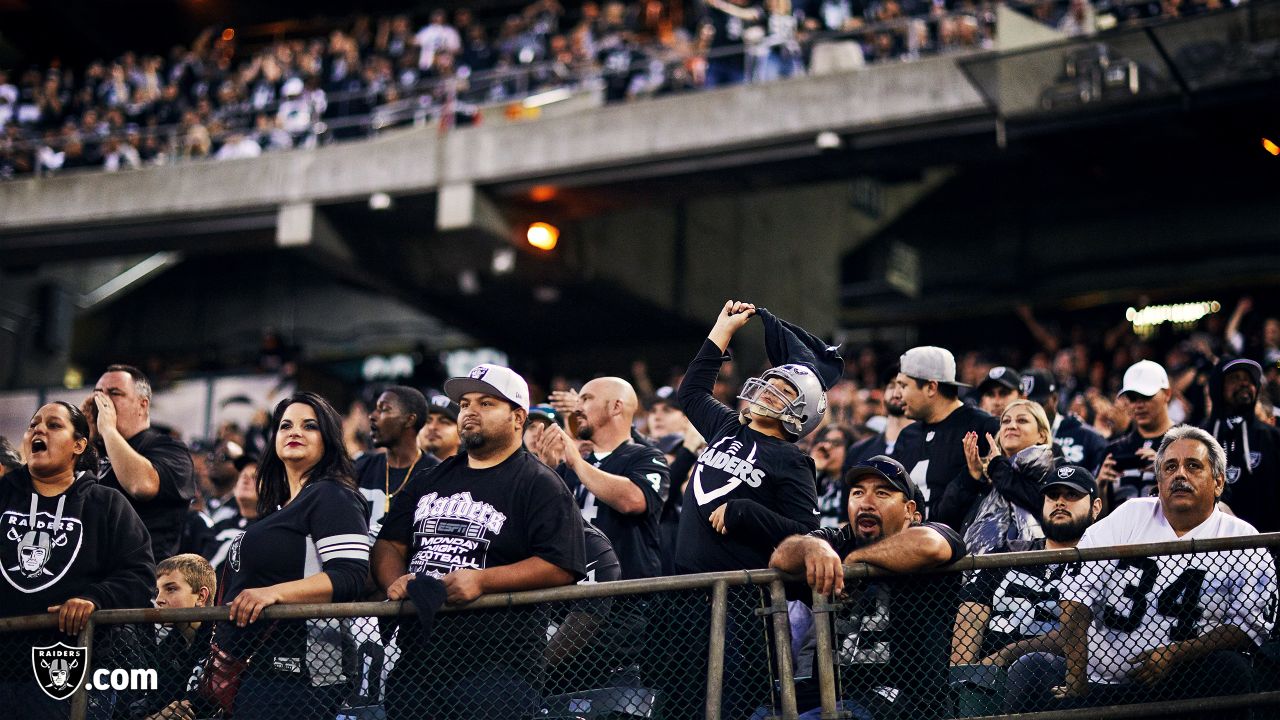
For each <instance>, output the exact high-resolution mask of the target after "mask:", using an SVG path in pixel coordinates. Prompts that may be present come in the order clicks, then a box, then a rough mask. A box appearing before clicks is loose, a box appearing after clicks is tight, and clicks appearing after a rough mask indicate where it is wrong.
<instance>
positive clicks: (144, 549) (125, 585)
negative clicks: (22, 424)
mask: <svg viewBox="0 0 1280 720" xmlns="http://www.w3.org/2000/svg"><path fill="white" fill-rule="evenodd" d="M22 444H23V454H24V456H25V457H26V458H27V464H26V465H24V466H22V467H20V468H18V469H17V470H14V471H13V472H10V473H8V474H7V475H5V476H4V477H3V478H0V513H2V514H0V574H2V575H3V577H4V582H0V616H3V617H13V616H18V615H32V614H38V613H46V612H48V613H53V614H56V615H57V617H58V625H57V628H56V629H51V630H41V631H31V632H21V633H0V657H5V658H25V657H27V656H28V655H29V654H30V653H31V652H32V648H36V647H44V646H50V645H55V644H57V643H58V642H60V641H61V642H66V643H68V644H70V645H77V644H78V643H77V642H76V641H75V636H76V634H78V633H79V632H80V630H81V629H82V628H84V625H85V622H86V621H87V620H88V619H89V615H90V613H92V612H93V611H94V610H100V609H104V608H107V609H114V608H130V607H149V606H150V605H151V591H152V588H153V587H154V586H155V570H154V563H153V562H152V559H151V537H150V536H149V535H148V534H147V529H146V527H145V526H143V524H142V520H140V519H139V518H138V514H137V513H136V512H134V510H133V508H132V507H131V506H130V505H129V501H128V499H126V498H125V496H124V495H123V494H121V493H120V492H119V491H117V490H113V489H111V488H107V487H103V486H101V485H99V484H98V483H97V481H95V480H94V473H93V472H84V471H85V470H91V471H92V470H95V469H96V468H97V467H98V458H97V454H96V453H95V452H94V449H93V446H92V445H91V444H90V443H89V421H88V420H87V419H86V418H85V416H84V414H83V413H82V412H80V409H79V408H77V407H75V406H74V405H71V404H69V403H64V402H51V403H49V404H47V405H45V406H43V407H41V408H40V409H39V410H37V411H36V414H35V415H33V416H32V417H31V422H30V423H29V424H28V425H27V431H26V433H24V434H23V436H22ZM68 636H70V637H68ZM33 662H35V663H36V664H37V665H39V664H40V660H36V659H33ZM44 662H45V663H46V664H45V665H43V667H45V668H46V669H48V670H49V672H50V675H51V681H52V685H53V686H49V685H46V688H45V690H42V689H41V688H40V687H39V686H38V685H37V684H36V682H37V681H36V680H35V679H34V678H33V676H32V673H31V670H32V668H31V666H30V665H27V664H26V663H21V662H10V663H5V664H3V665H2V666H0V707H3V708H9V709H10V710H11V711H18V710H19V709H20V710H21V711H22V712H23V717H24V718H27V719H28V720H43V719H44V718H65V717H67V713H68V711H69V709H70V704H69V701H67V700H65V699H64V700H55V699H54V697H52V696H60V697H63V698H66V697H69V696H70V694H71V692H70V691H71V690H74V689H75V688H74V687H72V685H78V684H79V683H78V682H75V681H74V680H73V679H75V678H80V677H83V676H84V672H85V667H84V666H83V662H84V659H83V658H80V662H79V663H75V658H70V659H67V658H64V657H55V656H50V657H48V658H44ZM73 663H75V664H73ZM77 665H78V667H77ZM64 670H65V671H66V674H63V672H62V671H64ZM55 671H56V672H55ZM58 680H62V682H58ZM46 691H47V692H49V693H50V695H46ZM109 700H110V698H109V697H104V696H99V695H95V694H92V693H91V694H90V716H91V717H97V716H98V714H99V713H106V714H110V710H111V708H110V707H109V706H106V707H104V706H103V705H104V703H103V701H107V705H109Z"/></svg>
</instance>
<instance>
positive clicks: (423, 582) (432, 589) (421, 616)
mask: <svg viewBox="0 0 1280 720" xmlns="http://www.w3.org/2000/svg"><path fill="white" fill-rule="evenodd" d="M446 594H447V593H446V591H445V588H444V583H442V582H440V581H439V580H437V579H436V578H433V577H431V576H430V575H423V574H422V573H418V577H417V578H416V579H414V580H410V581H409V599H410V600H412V601H413V606H414V607H415V608H417V610H418V621H419V622H421V623H422V629H423V630H424V631H425V630H430V629H431V624H432V623H433V622H435V619H436V611H437V610H439V609H440V606H441V605H444V600H445V596H446Z"/></svg>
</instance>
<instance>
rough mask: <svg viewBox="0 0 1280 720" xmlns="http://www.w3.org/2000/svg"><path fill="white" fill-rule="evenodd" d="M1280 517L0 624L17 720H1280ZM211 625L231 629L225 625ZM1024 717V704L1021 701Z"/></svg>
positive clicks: (1, 658) (2, 687) (3, 667)
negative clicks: (1230, 535) (254, 613)
mask: <svg viewBox="0 0 1280 720" xmlns="http://www.w3.org/2000/svg"><path fill="white" fill-rule="evenodd" d="M1277 547H1280V534H1278V535H1269V536H1260V537H1256V538H1234V539H1222V540H1197V541H1190V542H1180V543H1165V544H1160V545H1141V546H1126V547H1121V548H1094V549H1089V550H1081V551H1076V550H1058V551H1046V552H1036V553H1004V554H994V555H987V556H981V557H976V558H965V559H964V560H963V561H961V562H960V563H957V564H956V565H955V566H952V567H950V568H947V569H946V570H943V571H937V572H933V573H928V574H919V575H892V574H890V573H886V572H883V571H879V570H876V569H874V568H868V567H867V566H853V567H850V568H848V570H847V582H846V585H845V591H844V593H843V594H842V595H841V596H840V597H838V598H823V597H816V598H815V597H812V595H811V593H809V591H808V588H807V587H805V586H804V584H803V583H800V582H796V581H795V579H792V578H786V577H784V576H780V575H778V574H777V573H774V572H763V571H761V572H751V573H745V572H744V573H717V574H711V575H699V576H685V577H676V578H657V579H652V580H645V581H626V582H621V583H604V584H598V585H591V586H574V587H568V588H557V589H553V590H546V591H538V592H530V593H515V594H511V595H503V596H491V597H486V598H482V599H480V600H478V601H476V602H475V603H472V604H471V605H470V606H468V607H466V608H445V609H443V610H442V611H440V612H438V613H436V614H435V615H434V616H430V617H425V618H423V617H419V616H418V614H417V613H416V612H415V611H414V609H413V608H412V606H411V605H407V604H402V603H355V604H345V605H294V606H277V607H273V608H270V609H269V610H268V611H267V612H266V613H265V615H264V619H263V620H260V621H259V622H258V623H255V624H253V625H250V626H248V627H246V628H237V627H233V626H231V625H230V624H228V623H226V622H225V617H226V614H225V613H226V611H225V608H203V609H190V610H163V611H161V610H116V611H100V612H98V613H95V614H94V616H93V618H92V620H91V622H90V624H89V626H88V627H87V628H86V629H85V631H84V632H82V633H80V634H79V636H68V635H64V634H61V633H59V632H58V630H57V627H56V624H55V623H56V620H54V619H53V618H51V617H47V616H40V617H27V618H7V619H3V620H0V708H3V712H4V714H5V716H7V717H19V718H22V719H23V720H44V718H58V719H59V720H61V719H63V718H68V717H71V718H77V719H78V718H92V719H94V720H134V719H137V718H171V719H178V718H182V719H184V720H187V719H192V718H218V717H234V718H239V719H245V718H282V719H285V720H308V719H310V718H317V719H324V720H399V719H403V718H413V719H415V720H416V719H427V720H431V719H446V718H447V719H449V720H454V719H455V718H475V719H477V720H478V719H481V718H485V719H488V718H494V719H501V720H512V719H520V718H544V719H553V718H559V719H564V720H568V719H575V720H576V719H579V718H581V719H584V720H586V719H589V718H610V719H615V720H616V719H621V718H629V719H630V718H654V719H656V718H662V719H664V720H687V719H692V718H742V719H748V718H749V719H751V720H764V719H765V718H770V717H778V718H794V717H803V718H830V719H834V718H856V719H862V720H868V719H875V720H881V719H891V718H912V719H913V720H914V719H916V718H955V717H981V716H990V715H1001V714H1004V713H1032V714H1031V715H1025V717H1038V718H1044V719H1046V720H1047V719H1048V718H1070V717H1088V718H1093V719H1097V718H1106V717H1139V716H1169V717H1206V716H1207V715H1208V714H1209V713H1212V714H1213V716H1214V717H1215V718H1231V717H1241V718H1247V717H1253V718H1259V719H1262V718H1271V717H1280V704H1277V703H1278V702H1280V642H1277V640H1276V639H1275V638H1274V631H1275V614H1276V602H1277V600H1276V564H1275V560H1274V558H1273V555H1272V552H1271V551H1272V550H1273V549H1275V548H1277ZM219 621H221V622H219ZM1019 717H1024V715H1019Z"/></svg>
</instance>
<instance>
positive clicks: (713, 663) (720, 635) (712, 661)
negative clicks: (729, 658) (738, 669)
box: [706, 580, 729, 720]
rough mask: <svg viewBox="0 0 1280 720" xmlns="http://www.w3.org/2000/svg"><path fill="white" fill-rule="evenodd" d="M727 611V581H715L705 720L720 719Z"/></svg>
mask: <svg viewBox="0 0 1280 720" xmlns="http://www.w3.org/2000/svg"><path fill="white" fill-rule="evenodd" d="M728 613H729V583H727V582H725V581H724V580H718V581H716V583H715V585H713V586H712V588H711V640H710V643H709V645H708V646H707V706H706V710H707V714H706V717H707V720H720V701H721V700H722V699H723V695H724V642H725V632H726V629H725V625H726V624H727V622H726V620H727V615H728Z"/></svg>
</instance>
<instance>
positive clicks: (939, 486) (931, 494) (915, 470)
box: [893, 405, 1000, 530]
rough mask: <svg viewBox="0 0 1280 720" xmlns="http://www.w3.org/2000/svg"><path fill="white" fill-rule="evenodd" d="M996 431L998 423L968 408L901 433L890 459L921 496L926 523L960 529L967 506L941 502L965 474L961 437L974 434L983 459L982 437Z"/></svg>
mask: <svg viewBox="0 0 1280 720" xmlns="http://www.w3.org/2000/svg"><path fill="white" fill-rule="evenodd" d="M999 429H1000V421H999V420H997V419H996V418H994V417H992V416H991V415H989V414H987V413H985V412H983V411H982V410H979V409H978V408H976V407H972V406H970V405H962V406H960V407H958V408H956V409H955V410H954V411H952V413H951V414H950V415H948V416H947V417H945V418H943V419H942V420H941V421H940V422H936V423H924V422H914V423H911V424H910V425H908V426H906V427H905V428H903V429H902V433H901V434H899V435H898V442H897V443H896V444H895V445H894V447H893V459H895V460H897V461H898V462H900V463H902V466H903V467H905V468H906V469H907V472H908V473H909V474H910V475H911V479H912V480H914V481H915V482H916V485H918V486H920V490H921V492H922V493H924V503H925V513H924V517H925V519H926V520H934V521H936V522H940V523H946V524H947V525H950V526H951V527H952V528H954V529H955V530H961V529H963V526H964V521H965V516H966V515H967V514H968V512H969V510H970V508H969V504H970V503H968V502H964V503H960V504H956V505H954V506H952V505H951V504H948V503H944V502H942V501H943V496H944V494H945V493H946V490H947V486H948V485H950V484H951V482H952V481H953V480H956V479H957V478H958V477H959V475H960V473H961V472H964V473H966V474H967V472H968V470H967V468H968V463H966V462H965V459H964V445H963V441H964V436H965V433H968V432H976V433H978V449H979V452H981V453H982V454H983V455H984V456H985V455H986V454H987V453H988V452H989V450H988V448H987V440H986V434H987V433H991V434H992V435H993V436H994V435H995V434H996V432H997V431H998V430H999Z"/></svg>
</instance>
